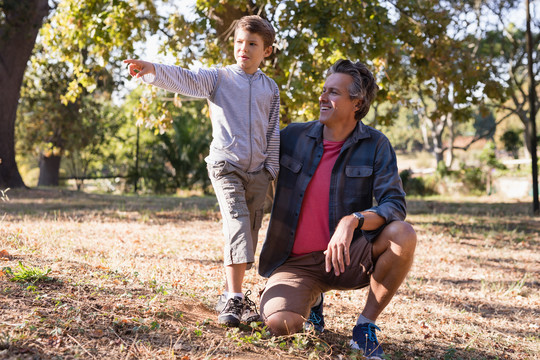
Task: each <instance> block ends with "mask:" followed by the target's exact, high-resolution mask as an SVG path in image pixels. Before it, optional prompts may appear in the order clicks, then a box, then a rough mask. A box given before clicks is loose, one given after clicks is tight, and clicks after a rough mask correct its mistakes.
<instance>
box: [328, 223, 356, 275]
mask: <svg viewBox="0 0 540 360" xmlns="http://www.w3.org/2000/svg"><path fill="white" fill-rule="evenodd" d="M357 226H358V219H357V218H355V217H354V216H353V215H347V216H345V217H343V218H342V219H341V221H340V222H339V224H338V226H337V227H336V231H335V232H334V235H333V236H332V238H331V239H330V243H328V248H327V249H326V251H325V252H324V254H325V255H326V272H330V271H331V270H332V267H333V268H334V273H335V274H336V276H339V275H341V274H342V273H344V272H345V266H349V265H350V263H351V255H350V254H349V248H350V246H351V242H352V238H353V234H354V230H355V229H356V227H357Z"/></svg>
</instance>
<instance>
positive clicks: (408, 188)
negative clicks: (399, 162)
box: [399, 170, 437, 196]
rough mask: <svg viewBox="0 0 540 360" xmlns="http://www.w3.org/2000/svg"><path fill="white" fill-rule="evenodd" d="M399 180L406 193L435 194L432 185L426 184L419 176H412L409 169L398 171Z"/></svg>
mask: <svg viewBox="0 0 540 360" xmlns="http://www.w3.org/2000/svg"><path fill="white" fill-rule="evenodd" d="M399 177H400V178H401V182H402V184H403V189H404V190H405V193H406V194H407V195H419V196H429V195H435V194H436V193H437V191H436V190H435V188H434V187H433V186H429V185H427V184H426V181H425V179H424V178H423V177H421V176H414V177H413V176H412V172H411V171H410V170H403V171H401V172H400V173H399Z"/></svg>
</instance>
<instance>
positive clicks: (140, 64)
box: [124, 59, 156, 78]
mask: <svg viewBox="0 0 540 360" xmlns="http://www.w3.org/2000/svg"><path fill="white" fill-rule="evenodd" d="M124 63H125V64H129V66H128V69H129V74H130V75H131V76H133V77H135V78H140V77H143V76H144V75H146V74H153V75H156V69H155V68H154V64H152V63H151V62H148V61H143V60H135V59H127V60H124Z"/></svg>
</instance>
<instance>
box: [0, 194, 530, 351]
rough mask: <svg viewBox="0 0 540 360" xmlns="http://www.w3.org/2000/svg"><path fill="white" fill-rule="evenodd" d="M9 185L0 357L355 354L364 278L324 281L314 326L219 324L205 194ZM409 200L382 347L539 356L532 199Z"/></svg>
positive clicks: (257, 286) (217, 250) (213, 224)
mask: <svg viewBox="0 0 540 360" xmlns="http://www.w3.org/2000/svg"><path fill="white" fill-rule="evenodd" d="M7 195H8V196H9V200H8V201H2V200H0V269H1V272H0V359H182V360H189V359H308V358H309V359H361V358H362V357H361V355H360V354H359V353H357V352H356V351H352V350H350V349H349V347H348V342H349V339H350V336H351V330H352V327H353V325H354V322H355V320H356V317H357V316H358V313H359V311H360V310H361V308H362V305H363V303H364V301H365V297H366V294H367V290H366V289H362V290H358V291H332V292H329V293H327V294H326V297H325V309H324V312H325V316H326V330H325V332H324V333H323V334H322V335H320V336H316V335H315V334H312V333H303V334H298V335H294V336H289V337H272V336H271V335H270V334H268V332H267V331H266V330H265V329H264V328H261V327H258V326H242V327H241V328H239V329H226V328H222V327H220V326H218V325H217V321H216V320H217V314H216V313H215V312H214V310H213V306H214V304H215V302H216V300H217V296H218V295H219V294H220V292H221V289H222V287H223V283H224V281H223V275H222V240H221V224H220V216H219V211H218V208H217V203H216V200H215V198H213V197H196V196H194V197H182V198H181V197H158V196H154V197H150V196H139V197H137V196H117V195H101V194H86V193H80V192H74V191H66V190H53V189H42V190H35V189H34V190H17V191H15V190H10V191H9V192H8V193H7ZM4 200H7V199H4ZM505 201H508V200H505ZM408 207H409V216H408V221H410V222H411V223H412V224H413V226H414V228H415V230H416V231H417V234H418V247H417V252H416V258H415V263H414V265H413V268H412V270H411V272H410V273H409V276H408V277H407V279H406V281H405V282H404V284H403V285H402V287H401V288H400V290H399V291H398V293H397V295H396V296H395V298H394V299H393V301H392V302H391V303H390V305H389V306H388V307H387V308H386V310H385V311H384V312H383V314H382V315H381V316H380V318H379V319H378V321H377V324H378V326H379V327H380V328H381V330H382V331H381V332H380V333H379V334H378V337H379V340H380V341H381V343H382V346H383V348H384V350H385V353H386V354H387V357H388V358H389V359H536V358H538V354H540V337H539V334H540V314H539V309H540V292H539V288H540V287H539V274H540V251H539V250H540V249H539V241H540V235H539V234H540V219H539V218H537V217H536V218H534V217H531V216H530V215H529V212H530V207H531V205H530V204H528V203H521V202H517V201H513V202H502V201H500V200H498V199H496V198H487V197H486V198H463V197H459V198H451V199H450V198H440V197H438V198H429V199H409V200H408ZM268 218H269V215H266V217H265V221H264V223H263V229H262V230H261V232H260V235H259V249H260V247H261V245H262V242H263V240H264V234H265V231H266V227H267V224H268ZM245 283H246V287H247V288H249V289H250V290H251V291H252V295H251V297H252V299H253V300H255V301H256V302H258V299H257V296H256V294H258V291H259V290H261V289H262V288H263V287H264V279H262V278H261V277H259V276H258V275H257V272H256V270H250V271H249V272H248V273H247V276H246V281H245Z"/></svg>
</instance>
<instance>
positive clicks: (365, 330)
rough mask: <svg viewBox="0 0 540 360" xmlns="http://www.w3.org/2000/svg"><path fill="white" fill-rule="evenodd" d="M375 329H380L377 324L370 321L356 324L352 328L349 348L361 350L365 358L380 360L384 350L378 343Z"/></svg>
mask: <svg viewBox="0 0 540 360" xmlns="http://www.w3.org/2000/svg"><path fill="white" fill-rule="evenodd" d="M375 330H379V331H381V329H379V327H378V326H377V325H375V324H371V323H365V324H360V325H356V326H355V327H354V328H353V337H352V340H351V348H353V349H356V350H361V351H363V353H364V356H365V357H366V358H367V359H379V360H382V356H384V352H383V349H382V347H381V345H379V341H378V340H377V336H376V335H375Z"/></svg>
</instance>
